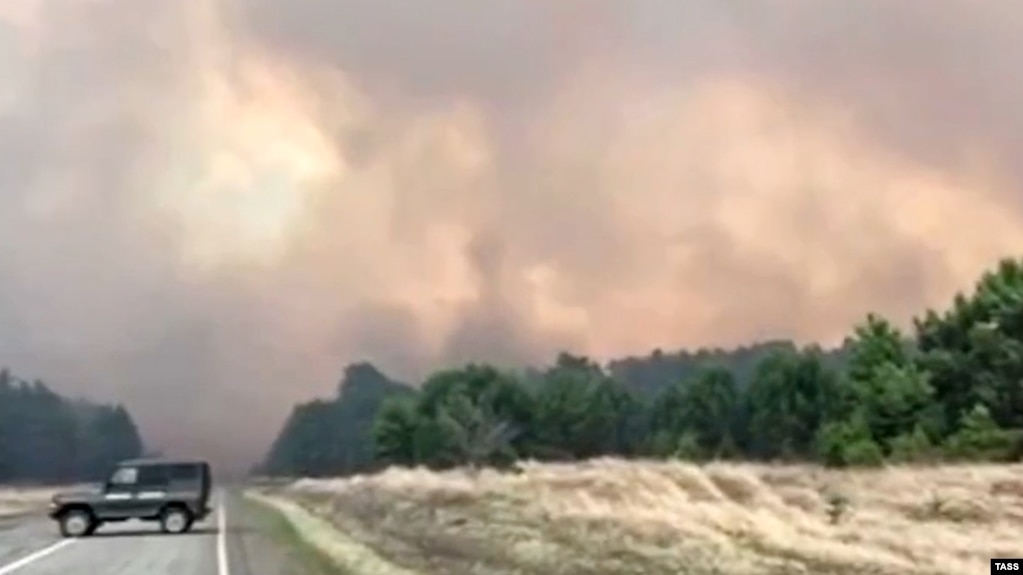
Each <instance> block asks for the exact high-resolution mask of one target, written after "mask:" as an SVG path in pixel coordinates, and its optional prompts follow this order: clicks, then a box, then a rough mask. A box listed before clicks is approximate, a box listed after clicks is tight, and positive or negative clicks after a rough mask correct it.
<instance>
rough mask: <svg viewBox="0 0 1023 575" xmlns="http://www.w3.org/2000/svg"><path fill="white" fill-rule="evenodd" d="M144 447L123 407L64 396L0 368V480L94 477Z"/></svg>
mask: <svg viewBox="0 0 1023 575" xmlns="http://www.w3.org/2000/svg"><path fill="white" fill-rule="evenodd" d="M142 450H143V444H142V439H141V437H140V435H139V431H138V429H137V428H136V426H135V422H134V421H133V420H132V417H131V415H130V414H129V413H128V411H127V410H126V409H125V408H124V407H123V406H120V405H103V404H97V403H92V402H89V401H84V400H72V399H68V398H66V397H63V396H61V395H59V394H57V393H56V392H54V391H53V390H51V389H50V388H49V387H47V386H46V384H44V383H42V382H39V381H33V382H29V381H25V380H22V379H19V378H18V377H16V376H14V375H13V374H12V373H11V372H10V371H9V370H6V369H5V370H0V483H4V484H7V483H37V482H45V483H68V482H77V481H92V480H96V479H99V478H101V477H103V476H104V475H105V474H106V473H108V472H109V470H110V468H111V466H113V465H114V464H115V463H116V462H117V461H118V460H121V459H127V458H131V457H137V456H139V455H140V454H141V453H142Z"/></svg>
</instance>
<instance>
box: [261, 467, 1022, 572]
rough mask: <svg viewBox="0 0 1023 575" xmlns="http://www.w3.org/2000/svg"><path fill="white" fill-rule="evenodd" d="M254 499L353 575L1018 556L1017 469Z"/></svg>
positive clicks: (579, 477)
mask: <svg viewBox="0 0 1023 575" xmlns="http://www.w3.org/2000/svg"><path fill="white" fill-rule="evenodd" d="M260 490H261V491H264V492H268V493H271V494H272V495H274V496H278V497H283V498H285V501H286V503H284V505H287V502H292V503H298V504H300V505H301V509H304V510H306V511H308V512H311V515H305V516H304V517H302V518H300V519H299V523H300V525H298V529H299V531H301V532H303V534H308V533H312V537H313V538H314V539H316V542H317V543H318V544H319V545H320V546H323V545H327V546H333V550H332V552H333V554H334V555H335V556H336V557H338V558H340V559H341V561H342V562H343V563H346V566H347V568H348V571H350V572H352V573H354V574H356V575H364V574H365V575H377V574H379V575H386V574H388V573H418V574H422V575H433V574H438V575H439V574H450V575H462V574H470V573H472V574H477V573H479V574H483V573H490V574H494V575H511V574H545V575H597V574H600V575H626V574H630V575H631V574H635V575H641V574H649V575H655V574H665V575H667V574H671V575H683V574H692V575H710V574H717V575H739V574H750V575H773V574H782V573H784V574H793V573H814V574H819V575H829V574H830V575H846V574H848V575H852V574H856V575H861V574H866V573H870V574H878V575H881V574H892V575H895V574H899V575H902V574H927V575H962V574H964V573H981V572H986V571H985V570H986V569H987V565H988V560H989V558H990V557H992V556H1023V539H1020V533H1023V465H1016V466H1004V465H1003V466H997V465H973V466H942V467H918V468H912V467H893V468H887V469H882V470H872V471H828V470H822V469H819V468H814V467H810V466H789V467H771V466H757V465H752V464H750V465H746V464H711V465H707V466H702V467H701V466H695V465H687V464H683V463H663V462H648V463H635V462H633V463H629V462H622V461H613V460H602V461H594V462H590V463H585V464H577V465H568V464H565V465H540V464H528V465H524V466H522V467H521V469H520V472H519V473H508V474H498V473H494V472H482V473H479V474H472V473H468V472H466V471H452V472H446V473H431V472H427V471H423V470H400V469H392V470H388V471H386V472H384V473H381V474H378V475H375V476H369V477H360V478H352V479H344V480H341V479H338V480H299V481H296V482H294V483H291V484H288V485H286V486H275V487H270V488H265V487H264V488H261V489H260ZM296 514H299V515H301V514H302V512H301V510H297V511H296V510H295V509H294V508H292V510H291V512H290V515H291V516H293V517H296V516H297V515H296ZM328 522H329V524H332V526H333V527H335V528H336V529H337V531H334V530H332V529H330V528H329V526H328ZM339 532H340V533H339ZM341 533H343V535H341ZM328 551H330V550H328Z"/></svg>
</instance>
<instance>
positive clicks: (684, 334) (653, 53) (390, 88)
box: [0, 0, 1023, 465]
mask: <svg viewBox="0 0 1023 575" xmlns="http://www.w3.org/2000/svg"><path fill="white" fill-rule="evenodd" d="M854 4H855V5H854ZM1021 22H1023V8H1021V7H1019V6H1017V5H1015V4H1013V3H1007V2H1001V3H998V2H981V3H977V2H970V3H967V2H964V1H961V0H928V1H927V2H923V1H916V0H907V1H904V2H898V3H891V2H882V1H881V0H862V1H860V2H856V3H850V2H847V1H839V0H813V1H811V0H790V1H787V2H780V1H776V0H774V1H772V0H728V1H721V0H636V1H632V2H624V1H611V0H587V1H583V0H561V1H557V2H541V1H539V0H515V1H512V0H491V1H487V2H479V1H476V0H473V1H470V0H434V1H432V2H426V3H419V4H415V3H409V2H398V1H397V0H374V1H372V2H369V1H359V0H288V1H287V2H285V1H283V0H233V1H232V0H188V1H187V2H186V1H184V0H180V1H167V0H7V1H5V2H3V3H2V4H0V71H2V77H3V80H2V81H0V153H2V156H0V200H2V208H0V364H4V365H10V366H11V367H13V368H14V369H15V370H17V371H19V372H22V373H28V374H33V375H39V376H40V377H43V378H44V379H47V380H49V381H52V382H53V383H54V385H55V387H56V388H57V389H58V390H60V391H62V392H66V393H72V394H88V395H93V396H97V397H101V398H105V399H115V400H121V401H124V402H126V403H127V404H128V406H129V407H130V408H131V410H132V411H133V413H135V414H136V416H137V417H138V419H139V420H140V423H141V424H142V426H143V431H144V433H145V435H146V437H147V438H148V439H149V440H150V441H151V442H152V443H154V444H156V445H157V446H159V447H162V448H164V449H166V450H168V451H173V452H188V453H196V454H202V455H206V456H209V457H213V458H215V459H217V460H218V461H219V462H221V463H222V464H223V465H236V464H243V463H246V462H250V461H251V460H253V459H254V458H257V457H259V456H260V455H261V453H262V451H263V450H264V449H265V447H266V445H267V443H268V442H269V440H270V439H271V438H272V436H273V434H274V433H275V432H276V431H277V429H278V426H279V424H280V423H281V420H282V418H283V417H284V415H285V414H286V412H287V410H288V409H289V408H290V406H291V404H292V402H294V401H296V400H303V399H306V398H308V397H310V396H312V395H315V394H322V393H325V392H329V391H330V390H331V389H332V388H333V387H334V385H335V384H336V378H337V377H338V375H339V374H340V372H341V368H342V366H343V365H344V363H345V362H346V361H350V360H356V359H363V358H365V359H370V360H373V361H375V362H377V363H378V364H380V365H381V366H382V367H383V368H384V369H385V370H387V371H388V372H389V373H392V374H394V375H397V376H401V377H405V378H409V379H414V378H415V377H417V376H419V375H421V374H423V373H424V372H425V371H426V370H428V369H429V368H431V367H433V366H437V365H441V364H446V363H450V362H456V361H465V360H469V359H478V360H489V361H495V362H499V363H504V364H516V363H522V362H536V361H542V360H544V359H547V358H548V357H549V356H550V355H551V354H552V353H553V352H555V351H557V350H559V349H572V350H575V351H579V352H583V353H588V354H592V355H594V356H597V357H600V358H607V357H610V356H613V355H616V354H624V353H642V352H646V351H648V350H649V349H650V348H652V347H655V346H662V347H679V346H695V345H729V344H736V343H742V342H747V341H749V340H752V339H758V338H765V337H793V338H796V339H798V340H800V341H808V340H815V341H821V342H835V341H836V340H837V339H838V338H840V337H842V335H843V334H844V333H845V332H846V331H847V330H848V328H849V327H850V325H851V324H852V323H853V322H855V321H857V320H858V319H859V318H860V317H861V316H862V315H863V314H865V313H866V312H867V311H876V312H879V313H883V314H887V315H889V316H891V317H893V318H895V319H897V320H899V321H906V320H908V319H909V318H910V317H911V316H912V315H913V314H916V313H918V312H919V311H921V310H922V309H923V308H925V307H926V306H934V305H942V304H943V303H944V302H945V301H946V300H947V299H948V298H949V297H950V296H951V294H953V293H954V292H955V291H956V290H959V289H962V288H964V287H966V286H968V285H969V283H970V282H971V281H972V280H973V279H974V277H975V276H976V274H978V273H979V272H980V271H981V270H982V269H983V268H985V267H987V266H989V265H990V264H991V263H993V261H994V260H995V259H997V258H999V257H1001V256H1003V255H1008V254H1010V253H1011V252H1012V251H1013V250H1014V249H1015V248H1016V246H1019V245H1021V243H1023V201H1021V196H1020V195H1019V194H1018V193H1017V190H1018V189H1019V187H1020V184H1021V183H1023V168H1021V167H1020V163H1019V162H1018V161H1015V156H1016V154H1017V152H1018V150H1019V149H1020V148H1021V144H1023V135H1021V134H1023V112H1021V111H1020V109H1019V107H1018V106H1016V105H1015V100H1014V98H1015V96H1016V95H1018V94H1020V93H1023V66H1020V64H1021V63H1023V54H1021V51H1023V48H1021V46H1023V44H1020V43H1019V42H1018V40H1017V38H1018V36H1019V34H1020V32H1023V24H1021Z"/></svg>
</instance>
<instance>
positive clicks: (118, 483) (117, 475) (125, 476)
mask: <svg viewBox="0 0 1023 575" xmlns="http://www.w3.org/2000/svg"><path fill="white" fill-rule="evenodd" d="M138 476H139V470H138V469H137V468H135V467H121V468H120V469H118V470H117V471H115V472H114V474H113V475H112V476H111V477H110V485H113V486H115V487H130V486H132V485H135V483H136V482H137V481H138Z"/></svg>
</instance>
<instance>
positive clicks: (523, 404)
mask: <svg viewBox="0 0 1023 575" xmlns="http://www.w3.org/2000/svg"><path fill="white" fill-rule="evenodd" d="M1021 430H1023V260H1019V259H1005V260H1003V261H1001V262H1000V263H999V265H998V266H997V267H996V268H994V269H992V270H990V271H989V272H987V273H985V274H984V275H983V276H982V277H981V278H980V279H979V280H978V281H977V282H976V284H975V286H974V289H973V290H972V291H971V292H970V293H968V294H959V295H957V296H956V297H955V298H954V299H953V301H952V302H951V304H950V305H949V306H948V308H947V309H945V310H938V311H936V310H928V311H926V312H925V313H924V314H922V315H921V316H920V317H918V318H916V319H915V320H914V321H913V325H912V327H911V329H909V330H908V331H907V332H905V333H904V332H903V331H900V330H899V329H898V328H897V327H896V326H895V325H894V324H892V323H891V322H889V321H888V320H886V319H885V318H882V317H879V316H877V315H868V316H867V317H866V318H864V320H863V321H862V322H861V323H860V324H859V325H857V326H855V327H854V329H853V330H852V332H851V333H850V335H849V337H848V338H847V339H846V341H845V343H844V344H843V345H842V346H841V347H840V348H838V349H832V350H824V349H821V348H819V347H817V346H804V347H800V346H796V345H795V344H793V343H791V342H784V341H777V342H767V343H760V344H757V345H751V346H748V347H744V348H740V349H735V350H704V351H698V352H686V351H680V352H675V353H665V352H662V351H655V352H653V353H652V354H650V355H649V356H647V357H633V358H627V359H621V360H616V361H612V362H610V363H608V364H607V365H606V366H601V365H598V364H597V363H595V362H593V361H592V360H590V359H588V358H586V357H580V356H574V355H571V354H567V353H563V354H561V355H559V356H558V357H557V358H556V360H555V361H554V362H553V363H552V365H550V366H547V367H546V368H543V369H528V370H522V371H508V370H501V369H497V368H494V367H492V366H488V365H479V364H473V365H466V366H461V367H457V368H453V369H445V370H441V371H438V372H436V373H434V374H432V375H431V376H429V377H428V378H427V379H426V380H425V381H424V382H421V384H419V385H416V386H409V385H405V384H402V383H400V382H396V381H392V380H391V379H389V378H388V377H387V376H385V375H384V374H383V373H381V372H380V371H379V370H378V369H377V368H375V367H374V366H373V365H371V364H368V363H359V364H355V365H352V366H349V367H348V368H347V369H346V371H345V376H344V378H343V380H342V382H341V384H340V385H339V388H338V393H337V395H336V396H335V397H333V398H330V399H318V400H315V401H311V402H309V403H305V404H301V405H298V406H296V407H295V408H294V410H293V411H292V413H291V416H290V417H289V418H288V420H287V422H286V424H285V425H284V427H283V429H282V430H281V432H280V434H279V436H278V437H277V439H276V441H275V442H274V444H273V446H272V448H271V449H270V451H269V454H268V456H267V458H266V460H265V462H264V463H263V464H262V465H261V466H260V467H259V469H258V470H257V471H258V472H260V473H265V474H269V475H306V476H324V475H344V474H351V473H358V472H366V471H372V470H375V469H378V468H380V467H382V466H386V465H390V464H401V465H419V464H422V465H427V466H430V467H438V468H443V467H448V466H456V465H467V464H468V465H505V464H509V463H512V462H514V461H516V460H517V459H521V458H533V459H539V460H577V459H584V458H591V457H595V456H605V455H612V456H621V457H680V458H687V459H692V460H705V459H711V458H734V459H743V460H760V461H816V462H821V463H824V464H827V465H831V466H850V465H875V464H879V463H882V462H885V461H893V462H894V461H899V462H912V461H937V460H989V461H998V460H1015V459H1018V458H1019V457H1020V455H1021V452H1023V440H1021V438H1023V431H1021Z"/></svg>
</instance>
